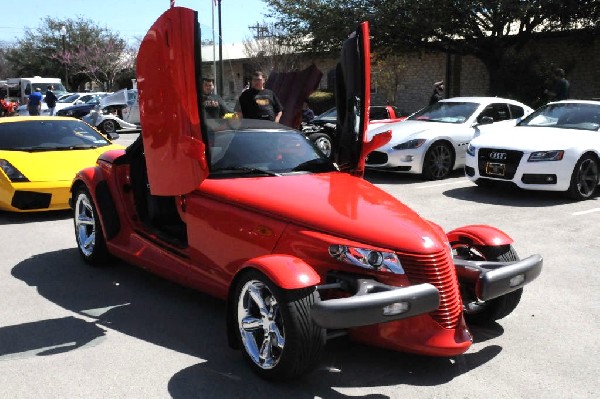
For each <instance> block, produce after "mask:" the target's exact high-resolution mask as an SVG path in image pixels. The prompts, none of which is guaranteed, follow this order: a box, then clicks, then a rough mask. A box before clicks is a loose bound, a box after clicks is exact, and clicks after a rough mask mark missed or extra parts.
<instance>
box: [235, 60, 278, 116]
mask: <svg viewBox="0 0 600 399" xmlns="http://www.w3.org/2000/svg"><path fill="white" fill-rule="evenodd" d="M236 111H238V114H239V116H240V117H242V118H248V119H263V120H270V121H275V122H279V119H280V118H281V115H282V114H283V107H282V106H281V103H280V102H279V99H278V98H277V96H275V93H273V92H272V91H271V90H269V89H265V78H264V76H263V73H262V72H260V71H256V72H254V74H253V75H252V86H251V87H250V88H249V89H247V90H244V91H243V92H242V94H241V95H240V98H239V102H238V105H237V106H236Z"/></svg>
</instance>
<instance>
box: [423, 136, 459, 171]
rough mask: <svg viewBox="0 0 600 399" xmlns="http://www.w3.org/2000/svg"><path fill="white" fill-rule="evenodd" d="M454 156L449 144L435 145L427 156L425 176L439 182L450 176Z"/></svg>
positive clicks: (424, 167) (428, 151) (424, 166)
mask: <svg viewBox="0 0 600 399" xmlns="http://www.w3.org/2000/svg"><path fill="white" fill-rule="evenodd" d="M453 156H454V154H453V153H452V150H451V149H450V147H449V146H448V145H447V144H443V143H434V144H433V145H432V146H431V147H430V148H429V150H427V153H426V154H425V162H424V163H423V176H424V177H425V178H427V179H430V180H439V179H443V178H444V177H446V176H448V174H449V173H450V171H451V170H452V164H453Z"/></svg>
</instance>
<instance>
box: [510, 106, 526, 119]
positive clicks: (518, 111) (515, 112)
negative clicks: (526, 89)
mask: <svg viewBox="0 0 600 399" xmlns="http://www.w3.org/2000/svg"><path fill="white" fill-rule="evenodd" d="M508 107H509V108H510V114H511V115H512V117H513V119H516V118H520V117H522V116H523V115H525V110H524V109H523V107H519V106H518V105H513V104H509V105H508Z"/></svg>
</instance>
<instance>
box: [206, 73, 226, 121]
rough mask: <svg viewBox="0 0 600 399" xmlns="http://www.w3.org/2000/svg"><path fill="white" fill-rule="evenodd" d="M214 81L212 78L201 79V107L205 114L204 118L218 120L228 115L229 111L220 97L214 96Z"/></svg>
mask: <svg viewBox="0 0 600 399" xmlns="http://www.w3.org/2000/svg"><path fill="white" fill-rule="evenodd" d="M214 90H215V81H214V79H212V78H203V79H202V107H203V108H204V111H205V112H206V117H207V118H211V119H218V118H222V117H223V116H225V114H227V113H230V112H231V110H230V109H229V108H228V107H227V105H226V104H225V103H224V102H223V99H222V98H221V96H219V95H217V94H214V93H213V91H214Z"/></svg>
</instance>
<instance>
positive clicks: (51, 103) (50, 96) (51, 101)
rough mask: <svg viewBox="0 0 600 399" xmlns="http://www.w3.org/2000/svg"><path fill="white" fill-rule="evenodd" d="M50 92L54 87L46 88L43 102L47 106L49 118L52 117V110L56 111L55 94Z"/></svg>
mask: <svg viewBox="0 0 600 399" xmlns="http://www.w3.org/2000/svg"><path fill="white" fill-rule="evenodd" d="M52 90H54V86H52V85H50V86H48V90H46V98H45V99H44V102H45V103H46V105H48V114H49V115H50V116H54V110H55V109H56V100H58V98H56V94H54V92H53V91H52Z"/></svg>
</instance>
